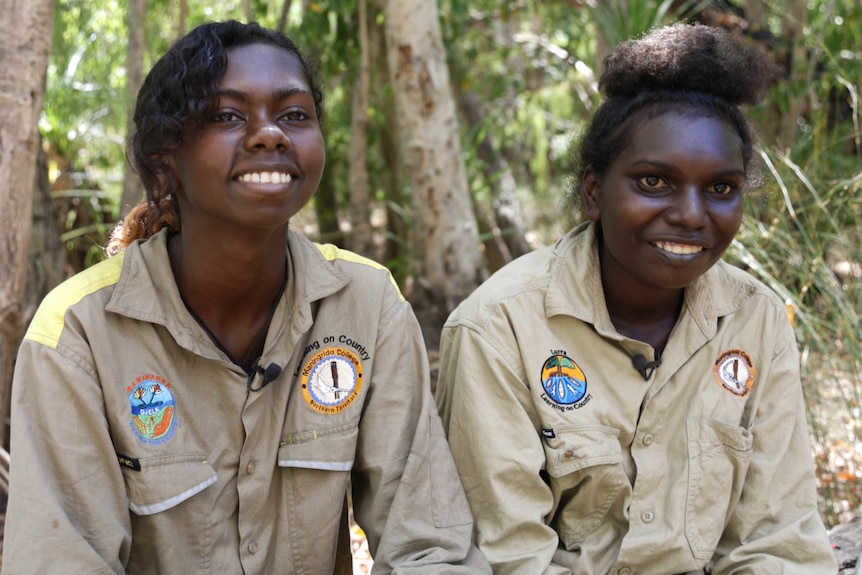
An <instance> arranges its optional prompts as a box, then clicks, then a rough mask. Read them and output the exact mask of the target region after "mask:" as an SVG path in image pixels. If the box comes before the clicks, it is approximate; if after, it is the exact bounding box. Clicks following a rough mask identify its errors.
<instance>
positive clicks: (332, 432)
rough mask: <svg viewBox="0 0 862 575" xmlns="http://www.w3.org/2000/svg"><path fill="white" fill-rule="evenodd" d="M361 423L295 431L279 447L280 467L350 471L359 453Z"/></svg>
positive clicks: (283, 439)
mask: <svg viewBox="0 0 862 575" xmlns="http://www.w3.org/2000/svg"><path fill="white" fill-rule="evenodd" d="M358 436H359V422H358V421H356V422H352V423H348V424H345V425H339V426H336V427H330V428H327V429H322V430H314V431H303V432H299V433H292V434H290V435H287V436H285V437H283V438H282V440H281V442H280V444H279V446H278V465H279V467H301V468H304V469H320V470H323V471H350V470H351V469H353V460H354V458H355V456H356V439H357V437H358Z"/></svg>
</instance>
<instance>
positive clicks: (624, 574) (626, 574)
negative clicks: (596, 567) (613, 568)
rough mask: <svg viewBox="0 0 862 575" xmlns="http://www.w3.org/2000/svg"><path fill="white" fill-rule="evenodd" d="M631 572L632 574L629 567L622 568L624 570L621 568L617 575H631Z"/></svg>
mask: <svg viewBox="0 0 862 575" xmlns="http://www.w3.org/2000/svg"><path fill="white" fill-rule="evenodd" d="M631 572H632V570H631V569H629V568H628V567H622V568H620V570H619V571H617V575H629V573H631Z"/></svg>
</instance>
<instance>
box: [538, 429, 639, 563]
mask: <svg viewBox="0 0 862 575" xmlns="http://www.w3.org/2000/svg"><path fill="white" fill-rule="evenodd" d="M554 434H555V435H556V437H553V438H545V439H544V447H545V459H546V461H547V463H546V465H547V471H548V475H549V476H550V482H551V489H552V491H553V493H554V498H555V503H556V504H557V513H556V516H555V517H554V519H553V526H554V527H555V529H556V530H557V532H558V533H559V534H560V539H561V540H562V542H563V543H564V544H565V545H566V548H567V549H569V550H572V549H573V548H574V547H576V546H578V545H580V544H581V543H582V542H583V541H584V539H585V538H586V537H587V536H588V535H589V534H590V533H592V532H593V531H595V529H596V528H597V527H598V526H599V525H600V524H601V523H602V521H603V520H604V519H605V517H606V516H607V514H608V511H609V510H610V508H611V506H612V505H613V503H614V502H615V501H617V500H618V499H619V498H620V497H623V496H624V495H625V490H626V489H628V490H629V491H630V490H631V486H630V484H629V481H628V477H627V476H626V474H625V471H624V469H623V466H622V450H621V448H620V444H619V439H618V436H619V432H618V431H617V430H616V429H613V428H610V427H605V426H601V425H566V426H562V427H556V428H554Z"/></svg>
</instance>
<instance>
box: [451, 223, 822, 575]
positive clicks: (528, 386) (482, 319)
mask: <svg viewBox="0 0 862 575" xmlns="http://www.w3.org/2000/svg"><path fill="white" fill-rule="evenodd" d="M638 354H640V355H643V356H644V360H645V362H651V361H653V359H654V352H653V349H652V348H651V347H650V346H648V345H647V344H645V343H642V342H639V341H635V340H632V339H628V338H626V337H624V336H622V335H620V334H619V333H618V332H617V331H616V330H615V329H614V326H613V325H612V323H611V320H610V318H609V316H608V310H607V307H606V305H605V300H604V296H603V291H602V285H601V278H600V273H599V263H598V255H597V248H596V239H595V227H594V226H593V225H592V224H585V225H582V226H580V227H578V228H576V229H575V230H573V232H571V233H570V234H569V235H567V236H566V237H565V238H563V239H562V240H561V241H559V242H558V243H557V244H556V245H554V246H552V247H549V248H546V249H542V250H539V251H537V252H534V253H531V254H529V255H527V256H524V257H522V258H520V259H519V260H516V261H515V262H513V263H512V264H510V265H509V266H508V267H506V268H504V269H503V270H501V271H500V272H498V273H497V274H496V275H495V276H493V277H492V278H490V279H489V280H488V281H487V282H486V283H485V284H484V285H483V286H481V287H480V288H479V289H478V290H477V291H476V292H475V293H474V294H473V295H472V296H471V297H470V298H469V299H468V300H467V301H466V302H465V303H463V304H462V305H461V306H460V307H459V308H458V309H457V310H456V311H455V312H454V313H453V314H452V316H451V318H450V319H449V321H448V323H447V324H446V326H445V328H444V332H443V340H442V344H441V367H440V379H439V383H438V387H437V403H438V407H439V409H440V414H441V417H442V418H443V422H444V427H445V428H446V430H447V433H448V438H449V442H450V446H451V449H452V453H453V455H454V457H455V462H456V465H457V467H458V470H459V473H460V474H461V479H462V482H463V483H464V487H465V489H466V491H467V498H468V500H469V501H470V506H471V508H472V509H473V514H474V518H475V521H476V529H477V533H478V543H479V548H480V549H481V550H482V551H483V553H484V554H485V555H486V557H487V558H488V560H489V561H490V562H491V565H492V567H493V569H494V573H495V574H497V575H503V574H509V573H512V574H518V575H522V574H523V575H527V574H530V575H539V574H543V573H544V574H548V575H550V574H554V575H557V574H578V575H581V574H584V575H586V574H590V575H595V574H608V573H611V574H615V575H635V574H638V575H647V574H656V575H659V574H660V575H668V574H672V573H703V572H705V571H706V572H711V573H714V574H719V573H722V574H723V573H735V574H743V573H746V574H757V575H764V574H777V573H783V574H791V573H796V574H799V575H821V574H822V575H826V574H830V575H834V574H835V572H836V563H835V559H834V557H833V555H832V551H831V548H830V545H829V542H828V539H827V536H826V532H825V529H824V527H823V525H822V523H821V520H820V518H819V515H818V512H817V508H816V497H815V480H814V474H813V463H812V459H811V451H810V443H809V436H808V430H807V427H806V420H805V413H804V407H803V397H802V390H801V385H800V375H799V369H798V364H799V360H798V355H797V348H796V342H795V340H794V334H793V330H792V328H791V326H790V325H789V322H788V318H787V314H786V311H785V309H784V306H783V304H782V302H781V301H780V300H779V299H778V298H777V297H776V296H775V295H773V294H772V293H771V292H770V291H768V290H767V289H766V288H765V287H764V286H763V285H761V284H760V283H758V282H757V281H755V280H754V279H753V278H752V277H750V276H749V275H747V274H745V273H743V272H742V271H740V270H738V269H736V268H733V267H732V266H730V265H728V264H726V263H723V262H719V263H718V264H716V265H715V266H713V268H712V269H711V270H710V271H709V272H707V274H706V275H704V276H703V277H702V278H700V279H699V280H698V281H696V282H695V283H694V284H693V285H692V286H690V287H689V288H687V289H686V290H685V303H684V306H683V310H682V313H681V315H680V317H679V320H678V322H677V324H676V326H675V328H674V330H673V332H672V333H671V335H670V339H669V341H668V343H667V346H666V349H665V351H664V353H663V355H662V356H661V365H660V366H659V367H658V368H656V369H655V370H654V372H653V373H651V374H650V373H649V370H647V371H646V373H647V375H649V379H648V380H646V381H645V380H644V377H642V375H641V374H640V373H639V372H638V370H636V369H635V368H634V367H633V363H632V358H633V357H635V356H637V355H638ZM710 570H711V571H710Z"/></svg>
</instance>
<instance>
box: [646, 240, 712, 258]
mask: <svg viewBox="0 0 862 575" xmlns="http://www.w3.org/2000/svg"><path fill="white" fill-rule="evenodd" d="M655 246H656V247H657V248H658V249H660V250H661V251H663V252H668V253H671V254H674V255H677V256H690V255H694V254H699V253H700V252H702V251H703V247H701V246H693V245H691V244H675V243H672V242H656V243H655Z"/></svg>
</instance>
